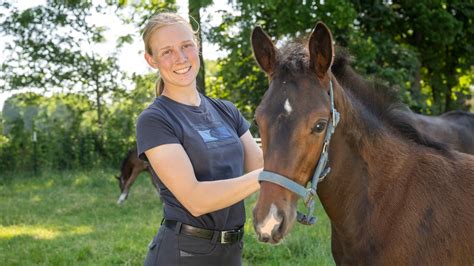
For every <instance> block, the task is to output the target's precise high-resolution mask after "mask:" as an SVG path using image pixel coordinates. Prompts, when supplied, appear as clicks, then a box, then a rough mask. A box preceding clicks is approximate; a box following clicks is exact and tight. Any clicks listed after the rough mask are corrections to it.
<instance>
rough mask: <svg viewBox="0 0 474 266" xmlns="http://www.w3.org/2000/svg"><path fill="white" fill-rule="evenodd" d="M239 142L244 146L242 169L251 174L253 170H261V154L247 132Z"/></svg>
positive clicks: (260, 150)
mask: <svg viewBox="0 0 474 266" xmlns="http://www.w3.org/2000/svg"><path fill="white" fill-rule="evenodd" d="M240 141H241V142H242V145H243V146H244V169H245V172H246V173H247V172H251V171H253V170H255V169H259V168H263V153H262V149H260V147H259V146H258V144H257V142H255V139H254V138H253V137H252V134H251V133H250V131H249V130H247V132H245V133H244V134H243V135H242V136H241V137H240Z"/></svg>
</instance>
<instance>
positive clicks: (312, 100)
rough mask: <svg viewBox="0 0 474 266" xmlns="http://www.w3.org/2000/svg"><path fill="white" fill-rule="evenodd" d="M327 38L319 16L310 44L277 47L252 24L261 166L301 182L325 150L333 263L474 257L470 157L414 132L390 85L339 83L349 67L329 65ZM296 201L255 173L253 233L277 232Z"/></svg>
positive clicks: (324, 195)
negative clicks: (259, 74) (384, 88)
mask: <svg viewBox="0 0 474 266" xmlns="http://www.w3.org/2000/svg"><path fill="white" fill-rule="evenodd" d="M332 43H333V40H332V36H331V33H330V31H329V29H328V28H327V27H326V26H325V25H324V24H322V23H318V24H317V25H316V27H315V29H314V30H313V32H312V34H311V36H310V38H309V42H308V44H307V47H305V46H303V45H302V44H290V45H287V46H286V47H284V48H282V49H281V50H278V49H276V48H275V46H274V45H273V43H272V42H271V40H270V38H269V37H268V36H267V35H266V34H265V33H264V32H263V30H262V29H261V28H259V27H257V28H255V29H254V31H253V33H252V46H253V50H254V55H255V58H256V60H257V62H258V63H259V65H260V67H261V68H262V70H264V71H265V72H266V74H267V75H268V77H269V80H270V85H269V89H268V90H267V92H266V93H265V95H264V97H263V99H262V101H261V103H260V105H259V106H258V108H257V110H256V122H257V124H258V127H259V131H260V137H261V138H262V148H263V153H264V170H265V171H266V173H269V172H273V173H276V174H279V176H284V177H287V178H288V179H289V180H292V181H294V182H296V184H297V185H298V184H299V185H306V184H307V183H308V182H309V180H310V179H311V177H312V176H313V172H314V171H315V168H316V165H317V164H318V165H319V163H318V161H319V160H320V159H324V158H327V157H323V156H320V154H323V155H326V154H327V152H329V157H328V158H329V165H330V167H331V171H330V173H329V174H328V175H327V177H326V178H325V179H324V180H323V181H322V182H320V184H319V186H318V187H317V195H318V196H319V198H320V201H321V203H322V205H323V207H324V209H325V211H326V213H327V215H328V217H329V219H330V222H331V232H332V237H331V238H332V242H331V244H332V253H333V257H334V260H335V262H336V263H337V264H339V265H341V264H357V265H416V264H422V265H473V264H474V205H473V204H472V202H474V178H473V176H474V156H471V155H468V154H465V153H459V152H457V151H454V150H452V149H450V148H449V147H448V146H446V145H442V144H440V143H439V142H437V141H435V140H433V139H432V138H431V137H429V136H426V135H423V134H422V133H420V132H419V131H418V130H417V129H416V127H415V126H414V125H413V124H411V123H412V121H413V120H412V119H411V118H409V115H407V114H406V112H400V110H403V109H402V108H400V107H399V106H400V104H399V103H398V102H394V100H393V97H392V96H391V95H390V94H389V93H382V92H381V91H380V90H374V89H373V88H370V87H366V88H360V87H358V86H349V85H345V86H341V85H340V84H350V82H347V81H349V80H351V79H352V78H353V76H352V75H351V73H345V74H344V73H342V75H339V78H337V79H336V78H335V77H334V75H333V74H332V73H331V64H332V61H333V53H334V52H333V51H334V47H333V44H332ZM337 60H338V59H337V58H336V62H335V63H334V65H335V66H337V67H344V65H340V63H341V62H338V61H337ZM338 65H339V66H338ZM339 70H341V71H344V69H339ZM333 71H334V70H333ZM332 91H333V93H331V92H332ZM332 97H333V99H334V100H333V101H332V100H331V99H332ZM332 102H334V106H335V108H336V109H337V110H338V111H339V113H340V122H339V125H337V127H336V129H335V131H334V134H333V135H332V140H331V142H330V145H329V147H328V146H327V145H325V144H323V143H324V142H326V140H327V137H326V135H329V136H331V134H330V133H331V132H332V130H331V131H330V132H328V130H329V129H328V128H330V129H332V128H333V127H334V126H335V125H336V124H337V123H336V121H337V120H338V119H336V118H337V117H338V116H336V115H335V114H336V113H337V112H336V110H333V109H332V107H333V105H332V104H331V103H332ZM318 168H319V167H318ZM317 176H318V175H317ZM261 177H262V175H261V176H260V177H259V178H260V179H261ZM288 179H285V180H288ZM261 180H262V179H261ZM317 182H318V180H316V182H315V184H317ZM282 183H283V182H282ZM285 186H286V185H285ZM286 187H288V186H286ZM292 191H296V190H295V189H292ZM297 200H298V195H297V194H296V193H293V192H291V191H290V190H289V189H287V188H284V187H283V185H282V184H276V183H274V182H273V181H271V182H269V181H262V182H261V189H260V194H259V198H258V201H257V203H256V206H255V208H254V211H253V216H254V220H253V223H254V228H255V231H256V233H257V235H258V238H259V240H261V241H264V242H269V243H278V242H279V241H280V240H281V239H283V238H284V236H285V235H286V234H287V233H288V232H289V230H290V229H291V227H292V225H293V224H294V221H295V218H296V202H297Z"/></svg>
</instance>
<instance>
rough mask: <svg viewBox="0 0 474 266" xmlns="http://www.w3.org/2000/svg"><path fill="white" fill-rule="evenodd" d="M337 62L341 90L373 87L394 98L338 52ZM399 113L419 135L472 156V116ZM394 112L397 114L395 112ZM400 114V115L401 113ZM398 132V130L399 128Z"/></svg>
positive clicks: (333, 66) (385, 88) (347, 57)
mask: <svg viewBox="0 0 474 266" xmlns="http://www.w3.org/2000/svg"><path fill="white" fill-rule="evenodd" d="M339 52H340V53H339V54H338V57H337V60H336V61H335V63H334V64H333V65H332V67H331V70H332V73H333V75H334V77H335V78H336V79H337V80H338V81H339V85H341V86H342V87H343V88H345V87H351V88H352V90H357V89H361V90H363V89H364V88H367V87H373V88H374V89H377V90H384V91H386V93H391V96H390V97H394V100H395V99H396V98H397V97H396V91H394V90H393V89H392V88H388V87H386V86H384V85H382V84H379V83H376V82H374V81H371V82H369V81H366V80H365V79H363V78H362V77H361V76H360V75H358V74H357V73H355V71H354V70H353V69H352V68H351V66H350V62H349V58H350V56H349V55H348V54H347V53H346V52H345V51H344V50H342V49H341V50H340V51H339ZM397 111H399V112H404V113H405V114H406V115H407V116H408V117H405V118H406V119H408V120H411V121H410V124H411V125H413V126H414V127H415V128H416V129H417V130H418V131H419V132H421V133H423V134H425V135H429V136H430V137H431V138H433V139H434V140H436V141H438V142H441V143H444V144H446V145H447V146H449V147H450V148H452V149H455V150H457V151H460V152H464V153H469V154H474V134H473V132H474V114H472V113H468V112H463V111H450V112H447V113H444V114H442V115H440V116H426V115H421V114H416V113H413V112H412V111H411V110H409V109H408V108H407V107H405V108H403V106H401V108H400V110H397ZM394 112H396V111H395V110H394ZM400 115H403V114H400ZM398 130H400V128H398Z"/></svg>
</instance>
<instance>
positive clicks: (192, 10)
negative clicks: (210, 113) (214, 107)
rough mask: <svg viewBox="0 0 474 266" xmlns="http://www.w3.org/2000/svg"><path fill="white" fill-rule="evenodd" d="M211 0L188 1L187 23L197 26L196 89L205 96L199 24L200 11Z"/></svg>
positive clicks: (200, 27) (210, 2) (204, 74)
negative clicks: (197, 67)
mask: <svg viewBox="0 0 474 266" xmlns="http://www.w3.org/2000/svg"><path fill="white" fill-rule="evenodd" d="M212 2H213V1H212V0H195V1H188V12H189V21H190V22H191V25H192V24H193V21H195V22H196V23H197V24H198V25H197V27H198V28H197V29H196V30H197V37H198V41H199V60H200V62H201V68H200V69H199V73H198V76H197V80H196V83H197V87H198V89H199V90H200V91H201V92H202V93H203V94H206V82H205V76H206V73H205V65H204V58H203V56H202V37H203V35H202V26H201V25H202V23H201V9H202V8H206V7H207V6H209V5H211V4H212Z"/></svg>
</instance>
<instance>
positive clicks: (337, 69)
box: [331, 48, 448, 152]
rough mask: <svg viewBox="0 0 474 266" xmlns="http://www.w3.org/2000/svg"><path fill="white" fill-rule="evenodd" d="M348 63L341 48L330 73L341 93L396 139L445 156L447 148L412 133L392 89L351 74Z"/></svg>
mask: <svg viewBox="0 0 474 266" xmlns="http://www.w3.org/2000/svg"><path fill="white" fill-rule="evenodd" d="M350 63H351V57H350V55H349V53H348V52H347V51H346V50H344V49H343V48H338V49H337V52H336V56H335V58H334V62H333V65H332V67H331V71H332V73H333V74H334V76H335V77H336V78H337V80H338V82H340V83H341V85H342V86H343V88H344V90H346V91H350V93H351V95H354V96H355V97H357V99H358V100H360V101H361V102H362V103H363V104H364V106H365V108H366V109H367V110H368V111H370V112H371V113H372V114H374V115H375V116H376V117H377V118H379V119H380V120H381V121H382V122H383V123H384V124H386V125H388V126H390V127H391V128H393V129H394V130H395V132H396V133H398V135H399V136H401V137H403V138H405V139H408V140H411V141H413V142H415V143H417V144H420V145H423V146H426V147H430V148H433V149H435V150H438V151H443V152H447V150H448V147H447V145H445V144H443V143H440V142H438V141H435V140H434V139H433V138H431V137H430V136H428V135H426V134H423V133H422V132H420V131H418V130H417V129H416V127H415V125H414V124H413V123H414V121H413V120H412V119H411V117H410V115H409V114H410V113H409V112H408V110H410V109H409V108H408V107H407V106H406V105H405V104H403V103H402V102H401V101H400V98H399V97H398V93H397V91H396V90H395V89H393V88H391V87H388V86H386V85H384V84H383V83H382V82H380V81H377V80H374V81H367V80H365V79H364V78H363V77H362V76H360V75H359V74H357V73H356V72H355V71H354V69H353V68H352V67H351V65H350Z"/></svg>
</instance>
